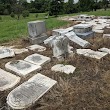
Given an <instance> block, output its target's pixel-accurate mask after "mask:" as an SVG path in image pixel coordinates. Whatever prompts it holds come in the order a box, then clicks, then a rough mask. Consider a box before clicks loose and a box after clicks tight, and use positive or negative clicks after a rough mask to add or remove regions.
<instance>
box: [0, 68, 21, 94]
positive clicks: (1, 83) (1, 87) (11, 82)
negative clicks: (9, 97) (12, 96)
mask: <svg viewBox="0 0 110 110" xmlns="http://www.w3.org/2000/svg"><path fill="white" fill-rule="evenodd" d="M19 82H20V77H18V76H16V75H13V74H11V73H9V72H6V71H4V70H3V69H0V92H2V91H6V90H8V89H10V88H13V87H14V86H15V85H16V84H18V83H19Z"/></svg>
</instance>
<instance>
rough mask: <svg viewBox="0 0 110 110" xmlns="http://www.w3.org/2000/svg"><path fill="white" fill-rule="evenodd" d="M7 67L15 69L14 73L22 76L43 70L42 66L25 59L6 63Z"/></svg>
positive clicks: (11, 69)
mask: <svg viewBox="0 0 110 110" xmlns="http://www.w3.org/2000/svg"><path fill="white" fill-rule="evenodd" d="M5 68H6V69H7V70H10V71H13V72H14V73H16V74H17V75H19V76H21V77H26V76H28V75H29V74H30V73H32V72H34V71H39V70H41V66H39V65H34V64H32V63H29V62H26V61H23V60H15V61H10V62H8V63H6V65H5Z"/></svg>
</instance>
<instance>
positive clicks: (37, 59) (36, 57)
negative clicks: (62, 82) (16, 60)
mask: <svg viewBox="0 0 110 110" xmlns="http://www.w3.org/2000/svg"><path fill="white" fill-rule="evenodd" d="M24 60H25V61H27V62H30V63H33V64H35V65H40V66H42V65H45V64H46V63H49V62H50V61H51V59H50V58H49V57H46V56H43V55H40V54H37V53H35V54H32V55H30V56H28V57H26V58H25V59H24Z"/></svg>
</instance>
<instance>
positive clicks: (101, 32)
mask: <svg viewBox="0 0 110 110" xmlns="http://www.w3.org/2000/svg"><path fill="white" fill-rule="evenodd" d="M93 31H94V32H95V33H99V34H103V33H104V30H100V29H99V30H98V29H94V30H93Z"/></svg>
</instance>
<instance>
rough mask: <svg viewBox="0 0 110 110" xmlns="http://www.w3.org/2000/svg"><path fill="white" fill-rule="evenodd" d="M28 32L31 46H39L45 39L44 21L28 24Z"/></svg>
mask: <svg viewBox="0 0 110 110" xmlns="http://www.w3.org/2000/svg"><path fill="white" fill-rule="evenodd" d="M28 31H29V40H30V42H31V43H32V44H40V43H43V41H44V40H45V39H47V35H46V26H45V21H31V22H28Z"/></svg>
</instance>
